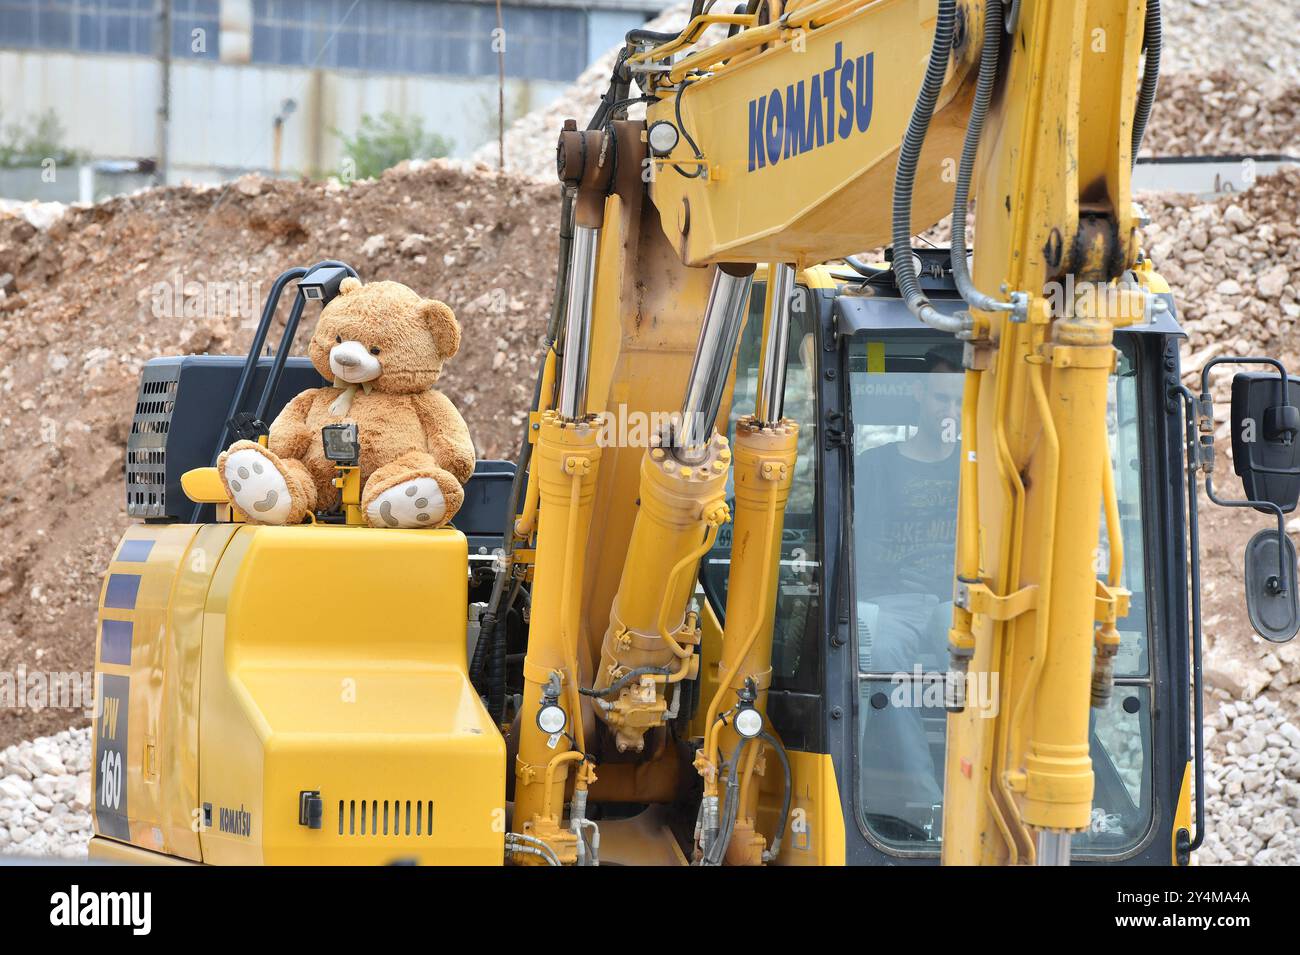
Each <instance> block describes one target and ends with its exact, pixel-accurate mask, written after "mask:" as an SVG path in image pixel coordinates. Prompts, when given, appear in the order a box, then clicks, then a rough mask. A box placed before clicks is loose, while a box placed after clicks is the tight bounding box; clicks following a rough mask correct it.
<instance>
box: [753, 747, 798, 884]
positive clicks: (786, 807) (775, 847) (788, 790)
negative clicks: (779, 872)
mask: <svg viewBox="0 0 1300 955" xmlns="http://www.w3.org/2000/svg"><path fill="white" fill-rule="evenodd" d="M758 738H759V739H761V740H764V741H765V742H766V743H767V745H769V746H771V747H772V748H773V749H774V750H776V755H777V758H778V759H780V760H781V772H782V773H783V774H784V788H783V789H782V796H781V816H780V819H781V823H780V825H779V826H777V829H776V835H775V836H773V837H772V845H771V846H769V847H768V850H767V851H766V852H764V853H763V856H764V859H765V861H768V862H770V861H771V860H773V859H775V858H776V857H777V856H778V855H780V854H781V840H782V839H784V838H785V826H786V820H788V819H789V818H790V800H791V799H792V798H793V797H794V776H793V774H792V773H791V772H790V756H789V754H788V753H786V751H785V747H784V746H783V745H781V741H780V740H779V739H777V738H776V737H775V736H773V735H772V734H771V733H769V732H768V731H767V730H763V732H761V733H759V734H758Z"/></svg>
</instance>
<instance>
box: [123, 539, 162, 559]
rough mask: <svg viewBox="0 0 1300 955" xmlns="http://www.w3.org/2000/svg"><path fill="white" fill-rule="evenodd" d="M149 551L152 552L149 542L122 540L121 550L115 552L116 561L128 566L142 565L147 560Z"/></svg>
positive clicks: (151, 543)
mask: <svg viewBox="0 0 1300 955" xmlns="http://www.w3.org/2000/svg"><path fill="white" fill-rule="evenodd" d="M151 550H153V541H151V540H124V541H122V549H121V550H119V551H118V552H117V559H118V560H121V561H126V562H127V563H130V564H143V563H144V562H145V561H146V560H148V559H149V551H151Z"/></svg>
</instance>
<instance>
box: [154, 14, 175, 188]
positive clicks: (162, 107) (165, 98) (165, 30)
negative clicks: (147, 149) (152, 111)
mask: <svg viewBox="0 0 1300 955" xmlns="http://www.w3.org/2000/svg"><path fill="white" fill-rule="evenodd" d="M158 71H159V80H160V82H159V92H158V133H157V139H158V142H157V146H156V147H155V153H156V156H157V161H156V165H155V167H154V182H155V183H156V184H157V185H160V186H161V185H163V184H165V183H166V182H167V140H168V137H169V133H170V126H171V109H172V0H158Z"/></svg>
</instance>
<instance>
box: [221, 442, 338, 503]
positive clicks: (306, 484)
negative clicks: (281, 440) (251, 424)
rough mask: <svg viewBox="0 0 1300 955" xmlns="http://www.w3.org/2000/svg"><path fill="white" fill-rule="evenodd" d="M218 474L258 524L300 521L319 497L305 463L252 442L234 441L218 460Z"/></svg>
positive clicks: (232, 494)
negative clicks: (284, 457)
mask: <svg viewBox="0 0 1300 955" xmlns="http://www.w3.org/2000/svg"><path fill="white" fill-rule="evenodd" d="M293 465H298V467H297V468H295V467H293ZM299 470H301V472H302V473H301V474H300V473H298V472H299ZM217 473H218V474H219V475H220V476H221V482H222V483H223V484H224V485H225V487H226V493H227V494H228V495H229V497H230V500H231V501H232V502H233V503H234V505H235V506H236V507H238V508H239V509H240V510H241V511H243V512H244V515H245V516H246V517H247V518H248V520H249V522H250V523H254V524H297V523H299V522H300V521H301V520H302V519H303V518H304V517H306V516H307V511H308V509H309V508H310V507H311V505H312V503H313V499H314V498H315V496H316V494H315V490H316V489H315V487H314V486H312V484H311V482H310V479H309V476H308V475H307V474H306V468H305V467H303V466H302V464H301V462H298V461H283V460H281V459H280V458H279V457H278V456H277V455H276V454H275V453H274V452H272V451H270V450H268V449H266V448H264V447H262V446H261V445H260V444H256V443H255V442H252V441H236V442H235V443H234V444H232V445H231V446H230V448H229V450H227V451H225V452H224V453H223V454H222V455H221V457H220V458H218V459H217ZM304 478H308V480H304Z"/></svg>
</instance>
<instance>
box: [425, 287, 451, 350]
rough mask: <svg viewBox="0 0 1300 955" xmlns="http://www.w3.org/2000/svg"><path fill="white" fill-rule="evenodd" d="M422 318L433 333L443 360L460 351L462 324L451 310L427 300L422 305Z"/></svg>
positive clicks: (437, 302)
mask: <svg viewBox="0 0 1300 955" xmlns="http://www.w3.org/2000/svg"><path fill="white" fill-rule="evenodd" d="M420 318H422V319H423V320H424V322H425V324H427V325H428V326H429V330H430V331H431V332H433V340H434V341H435V342H436V343H437V345H438V351H439V352H441V353H442V357H443V358H450V357H452V356H453V355H455V354H456V352H458V351H460V324H459V323H458V322H457V321H456V316H455V315H454V314H452V311H451V309H450V308H448V307H447V306H446V305H444V304H443V303H442V302H439V301H435V300H434V299H431V298H426V299H425V300H424V301H423V302H421V303H420Z"/></svg>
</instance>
